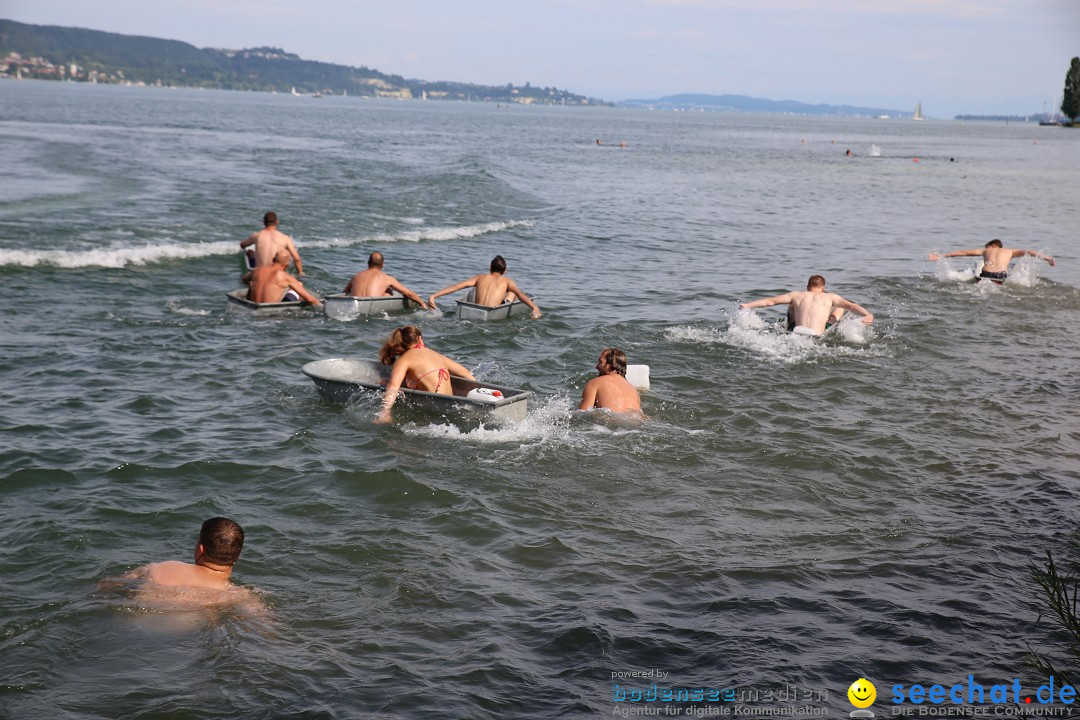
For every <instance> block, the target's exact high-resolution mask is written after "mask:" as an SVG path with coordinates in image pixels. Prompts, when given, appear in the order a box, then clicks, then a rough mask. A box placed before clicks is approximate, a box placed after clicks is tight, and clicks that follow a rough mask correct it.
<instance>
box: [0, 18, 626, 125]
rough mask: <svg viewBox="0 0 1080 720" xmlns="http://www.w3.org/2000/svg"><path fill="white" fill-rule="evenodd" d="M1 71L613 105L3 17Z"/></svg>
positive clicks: (551, 92)
mask: <svg viewBox="0 0 1080 720" xmlns="http://www.w3.org/2000/svg"><path fill="white" fill-rule="evenodd" d="M0 77H23V78H38V79H52V80H72V81H76V82H96V83H123V84H132V85H164V86H176V87H206V88H219V89H223V90H261V91H265V92H270V91H277V92H291V91H293V90H295V91H296V92H302V93H316V92H318V93H323V94H337V95H343V94H348V95H359V96H362V97H399V98H423V97H426V98H428V99H432V100H479V101H489V102H506V103H511V102H512V103H521V104H534V103H536V104H548V105H606V104H609V103H605V102H603V101H601V100H596V99H593V98H587V97H585V96H583V95H575V94H573V93H570V92H567V91H565V90H559V89H557V88H540V87H532V86H531V85H530V84H529V83H526V84H525V85H524V86H515V85H513V84H507V85H498V86H491V85H474V84H471V83H459V82H448V81H439V82H428V81H426V80H411V79H406V78H403V77H401V76H400V75H387V74H385V73H381V72H379V71H378V70H372V69H370V68H366V67H359V68H355V67H348V66H346V65H334V64H332V63H323V62H314V61H311V60H302V59H300V57H299V56H297V55H294V54H293V53H288V52H285V51H284V50H281V49H278V48H270V47H261V48H249V49H246V50H219V49H213V48H203V49H200V48H197V47H195V46H194V45H189V44H188V43H185V42H180V41H178V40H162V39H160V38H151V37H141V36H136V35H119V34H117V33H109V32H101V31H99V30H85V29H82V28H67V27H57V26H53V25H26V24H24V23H18V22H14V21H12V20H0Z"/></svg>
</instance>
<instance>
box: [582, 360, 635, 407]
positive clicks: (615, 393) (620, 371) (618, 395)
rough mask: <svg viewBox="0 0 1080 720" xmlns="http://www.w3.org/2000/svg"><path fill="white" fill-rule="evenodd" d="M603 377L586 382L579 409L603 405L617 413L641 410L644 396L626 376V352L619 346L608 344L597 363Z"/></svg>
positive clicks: (597, 368)
mask: <svg viewBox="0 0 1080 720" xmlns="http://www.w3.org/2000/svg"><path fill="white" fill-rule="evenodd" d="M596 371H597V372H598V373H600V375H599V377H594V378H593V379H592V380H590V381H589V382H587V383H585V389H584V390H582V392H581V405H580V406H579V407H578V409H579V410H592V409H594V408H603V409H604V410H610V411H612V412H616V413H630V412H636V413H640V412H641V396H640V395H638V391H637V389H635V388H634V386H633V385H631V384H630V382H629V381H628V380H627V379H626V353H624V352H623V351H622V350H620V349H619V348H617V347H610V348H604V349H603V350H602V351H601V352H600V360H599V361H598V362H597V363H596Z"/></svg>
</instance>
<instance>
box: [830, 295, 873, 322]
mask: <svg viewBox="0 0 1080 720" xmlns="http://www.w3.org/2000/svg"><path fill="white" fill-rule="evenodd" d="M832 304H833V305H835V306H836V307H838V308H843V309H844V310H850V311H851V312H853V313H855V314H857V315H861V316H862V319H863V322H864V323H866V324H867V325H871V324H873V322H874V316H873V315H871V314H870V311H869V310H867V309H866V308H864V307H863V306H862V305H859V304H858V303H853V302H851V301H850V300H845V299H844V298H842V297H840V296H839V295H837V294H836V293H833V296H832Z"/></svg>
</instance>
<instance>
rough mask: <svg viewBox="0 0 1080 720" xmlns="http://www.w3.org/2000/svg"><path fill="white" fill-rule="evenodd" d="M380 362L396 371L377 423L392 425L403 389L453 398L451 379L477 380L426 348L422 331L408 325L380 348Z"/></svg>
mask: <svg viewBox="0 0 1080 720" xmlns="http://www.w3.org/2000/svg"><path fill="white" fill-rule="evenodd" d="M379 361H380V362H381V363H382V364H383V365H390V366H392V367H393V369H392V370H391V371H390V380H389V381H388V382H387V383H386V394H385V395H384V396H383V404H382V412H380V413H379V416H378V417H377V418H376V419H375V422H377V423H388V422H390V421H391V417H390V409H391V408H392V407H394V403H395V402H397V396H398V390H400V389H401V386H402V385H404V386H405V387H407V388H409V389H410V390H425V391H427V392H432V393H439V394H440V395H453V393H454V391H453V388H452V387H451V385H450V376H451V375H457V376H458V377H463V378H467V379H469V380H475V379H476V378H474V377H473V374H472V373H471V372H469V370H468V368H466V367H464V366H463V365H460V364H458V363H456V362H454V361H453V360H451V359H450V358H448V357H446V356H445V355H442V354H440V353H437V352H435V351H434V350H432V349H431V348H429V347H426V346H425V345H424V338H423V336H422V335H421V333H420V328H418V327H416V326H415V325H404V326H402V327H399V328H398V329H397V330H394V331H393V332H392V333H390V337H389V338H387V340H386V342H384V343H383V345H382V347H381V348H379Z"/></svg>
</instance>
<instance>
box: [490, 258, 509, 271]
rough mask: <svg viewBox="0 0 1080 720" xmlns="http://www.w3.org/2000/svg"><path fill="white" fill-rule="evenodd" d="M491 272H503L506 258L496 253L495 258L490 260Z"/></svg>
mask: <svg viewBox="0 0 1080 720" xmlns="http://www.w3.org/2000/svg"><path fill="white" fill-rule="evenodd" d="M491 272H493V273H504V272H506V260H504V259H503V256H502V255H496V256H495V259H494V260H492V261H491Z"/></svg>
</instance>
